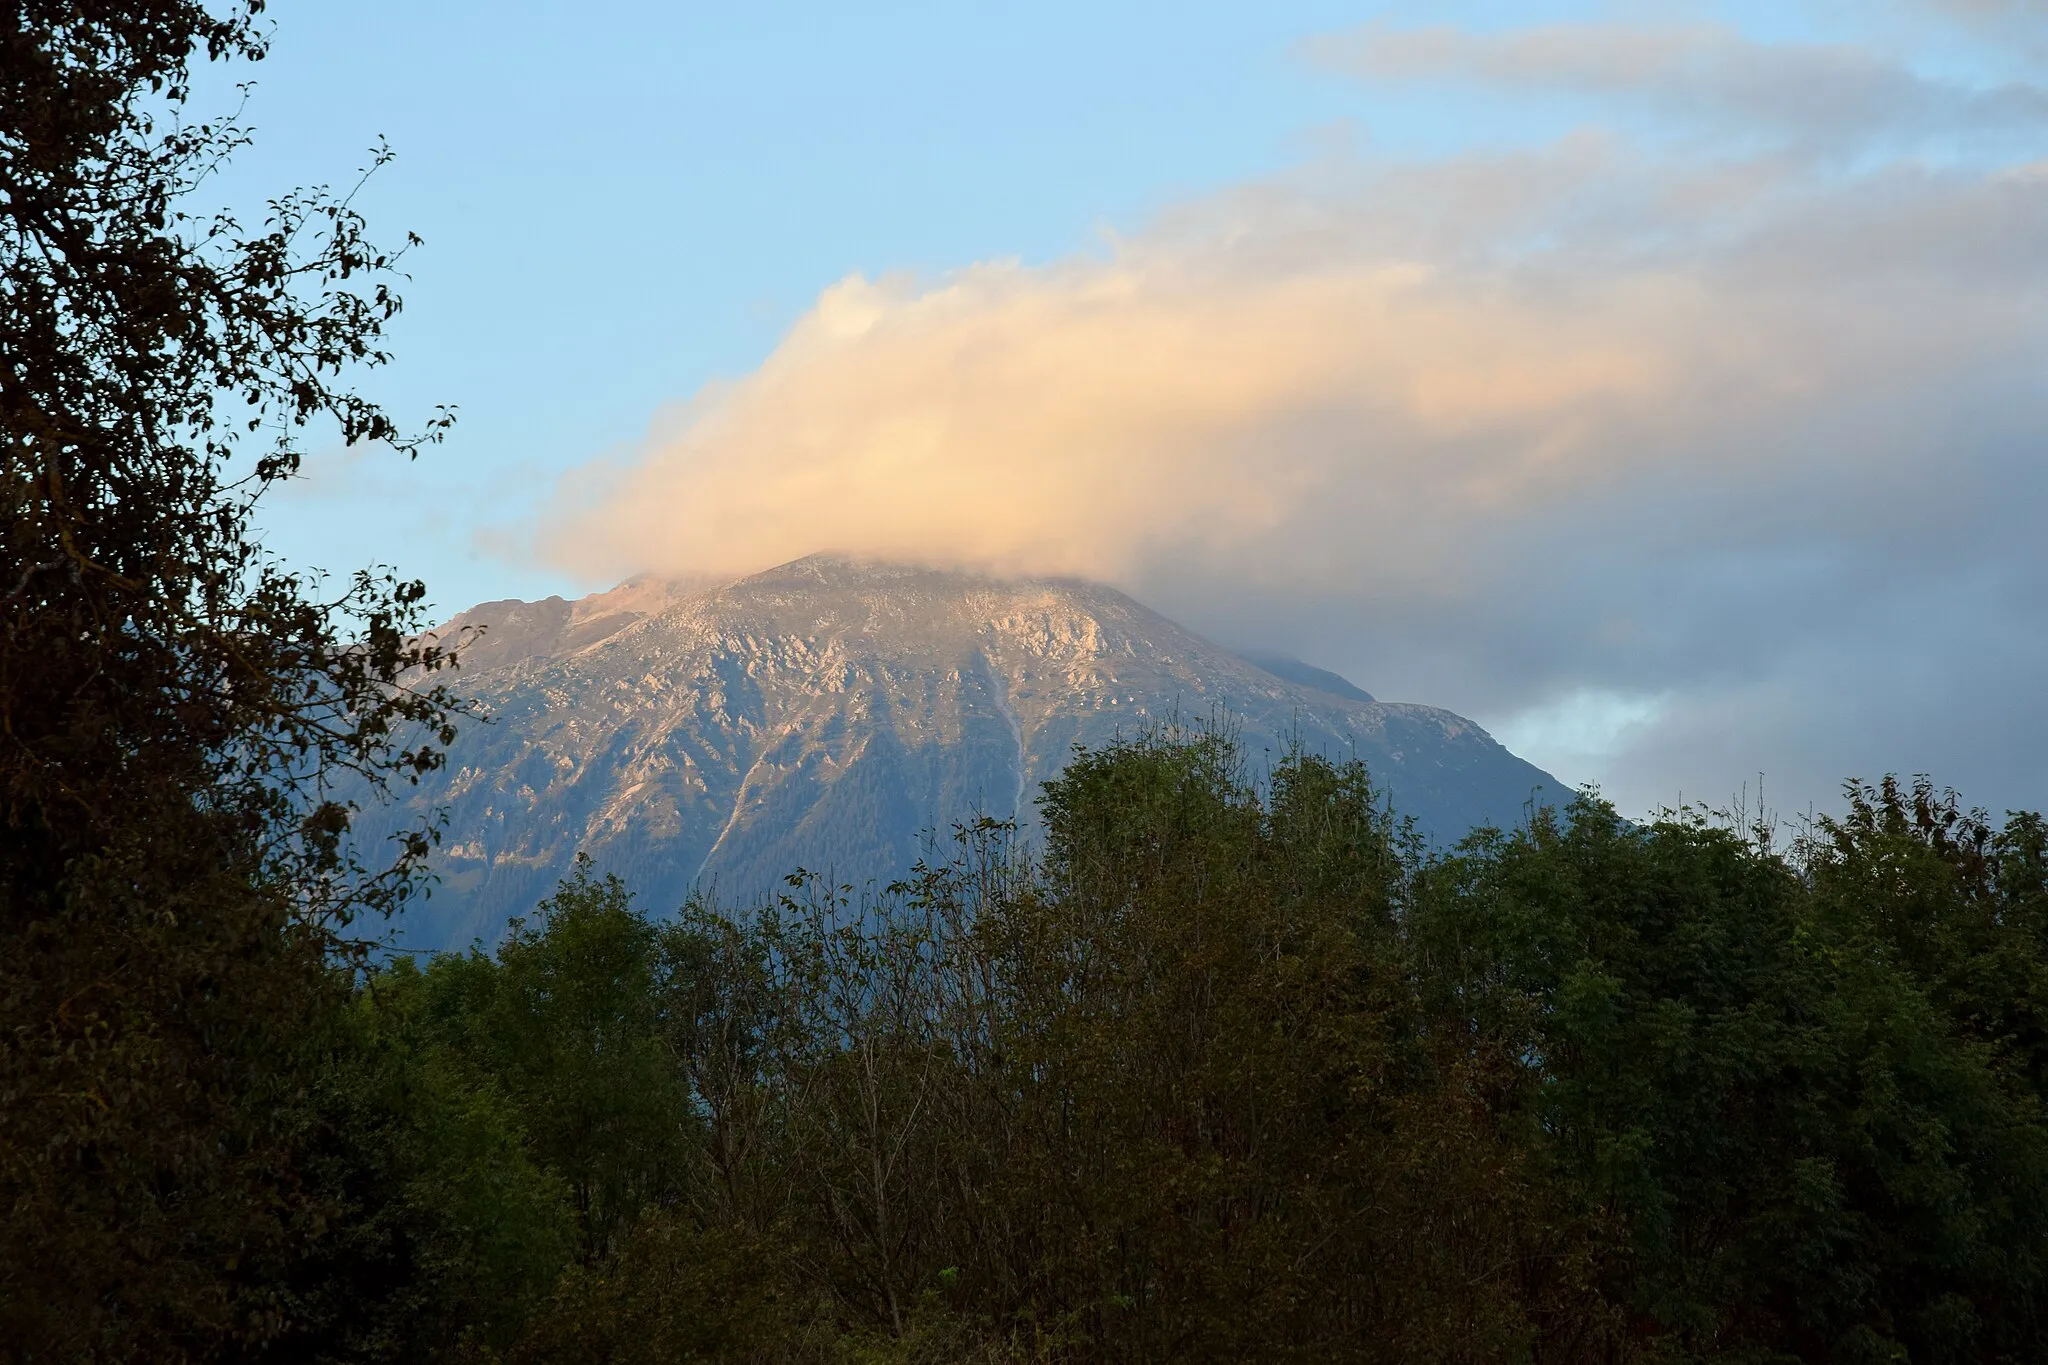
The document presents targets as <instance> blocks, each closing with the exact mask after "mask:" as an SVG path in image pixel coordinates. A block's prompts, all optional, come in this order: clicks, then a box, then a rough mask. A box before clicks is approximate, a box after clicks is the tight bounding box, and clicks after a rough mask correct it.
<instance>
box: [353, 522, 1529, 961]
mask: <svg viewBox="0 0 2048 1365" xmlns="http://www.w3.org/2000/svg"><path fill="white" fill-rule="evenodd" d="M472 625H480V626H483V627H485V628H486V630H485V634H484V636H483V639H482V640H481V642H480V643H478V644H477V645H476V646H475V648H473V649H472V650H471V651H470V652H469V653H468V654H467V655H466V656H465V658H466V662H465V666H464V668H463V670H462V672H461V673H460V675H458V682H459V685H460V686H461V687H462V689H463V690H465V691H468V692H470V693H472V694H473V695H475V696H477V697H478V698H479V699H480V701H481V702H482V704H483V707H484V709H485V712H486V714H488V716H489V717H490V720H491V723H490V724H488V725H479V726H472V727H470V728H469V730H468V731H467V732H466V733H465V734H464V735H463V736H462V737H461V738H460V739H459V740H458V741H457V743H456V745H455V747H454V749H453V751H452V753H451V756H450V761H449V764H448V766H447V767H446V769H445V770H443V771H442V772H440V773H437V774H434V775H433V776H432V777H431V778H430V779H429V780H427V781H426V782H425V783H423V784H422V785H421V786H420V787H419V788H416V789H414V790H412V791H410V792H409V793H408V794H407V800H406V802H405V803H404V804H403V806H401V807H399V808H397V809H396V810H392V809H385V810H381V811H371V812H369V813H368V815H367V817H366V820H365V823H364V829H365V832H366V833H369V834H371V835H373V836H374V834H375V833H376V832H378V831H379V830H380V829H382V828H384V827H386V826H387V825H388V824H390V823H395V821H396V820H397V819H399V818H411V817H412V816H413V815H416V814H417V813H418V812H419V811H420V810H423V809H430V808H432V807H435V806H440V805H445V806H446V807H447V808H448V811H449V820H448V825H447V833H446V838H445V841H444V843H443V845H442V848H441V850H440V852H439V853H438V854H437V856H436V860H435V868H436V871H437V872H438V874H439V876H440V878H441V883H440V885H439V886H438V887H437V888H436V891H435V894H434V896H433V898H432V899H431V900H430V901H429V902H427V903H426V904H425V905H424V906H422V907H420V908H419V909H417V910H415V911H414V912H412V913H411V914H410V915H408V917H407V924H406V941H407V942H408V943H409V944H410V945H412V946H433V947H459V946H462V945H464V944H466V943H468V942H470V941H471V940H472V939H473V938H477V937H481V938H483V939H484V940H485V941H487V942H490V941H494V940H495V938H496V936H497V935H498V934H499V933H500V932H501V930H502V927H503V925H504V923H505V921H506V920H507V919H508V918H509V917H510V916H513V915H516V914H521V913H524V912H525V911H526V910H528V909H529V908H531V906H532V905H533V904H534V902H535V901H537V900H538V899H539V898H540V897H542V896H544V895H546V894H547V893H548V892H549V891H550V890H551V889H552V887H553V886H554V884H555V882H556V881H557V879H558V878H560V877H561V876H562V875H563V874H564V873H565V872H566V871H567V869H568V868H569V866H570V864H571V862H572V860H573V858H574V856H575V854H576V852H577V851H578V850H583V851H587V852H589V853H590V854H591V856H592V857H593V858H595V859H596V860H597V862H598V865H599V866H600V867H601V868H603V869H605V870H611V871H617V872H619V873H621V874H622V875H624V876H626V877H627V878H628V879H629V880H630V881H631V883H632V884H633V886H634V887H635V889H636V890H637V891H638V892H639V894H640V895H641V896H642V897H643V899H645V900H646V901H647V902H648V903H650V904H652V905H656V906H662V907H665V906H669V905H673V904H678V903H680V902H681V901H682V900H683V899H684V897H686V896H687V895H688V893H689V892H690V890H691V889H692V888H693V887H698V886H702V887H706V888H714V889H715V890H716V891H717V892H718V893H719V894H720V895H721V896H722V897H725V898H728V899H739V900H745V899H750V898H754V897H758V896H761V895H764V894H769V893H772V891H773V890H774V889H775V888H776V887H778V886H779V885H780V884H781V879H782V877H783V876H785V875H786V874H787V873H788V872H790V871H791V870H792V869H793V868H796V867H799V866H802V867H806V868H809V869H811V870H813V871H817V872H822V873H827V874H829V875H831V876H832V877H834V878H835V879H838V880H843V881H850V882H854V883H856V884H858V883H861V882H864V881H866V880H867V879H870V878H881V879H888V878H891V877H894V876H896V875H899V874H900V873H901V872H903V871H904V870H905V869H906V868H908V867H909V866H910V864H911V863H912V862H913V861H914V860H915V859H916V857H917V856H918V854H919V851H920V848H921V847H922V840H923V838H924V836H925V834H926V832H927V831H929V830H932V829H935V828H937V829H943V828H945V827H946V826H947V825H948V824H949V823H950V822H952V821H954V820H957V819H961V818H965V817H968V816H970V815H972V814H974V813H975V812H977V811H979V812H984V813H987V814H990V815H993V816H997V817H1000V818H1010V817H1016V818H1018V819H1019V820H1020V823H1022V824H1023V825H1024V827H1025V829H1026V832H1027V836H1028V834H1029V831H1030V829H1031V828H1032V825H1033V820H1034V812H1033V809H1032V800H1033V798H1034V797H1035V795H1036V793H1037V791H1038V785H1039V783H1040V782H1042V781H1044V780H1045V779H1046V778H1047V777H1050V776H1051V775H1053V774H1054V773H1055V772H1057V771H1058V770H1059V769H1060V767H1061V766H1062V765H1063V764H1064V763H1065V762H1066V761H1067V759H1068V757H1069V755H1070V754H1071V753H1072V751H1073V748H1074V746H1075V745H1077V744H1079V745H1093V744H1100V743H1101V742H1103V741H1105V740H1107V739H1109V738H1110V737H1112V736H1114V735H1116V734H1118V733H1124V734H1129V733H1132V732H1134V731H1136V730H1139V729H1142V728H1144V727H1147V726H1150V725H1154V724H1156V723H1159V722H1161V721H1170V720H1173V719H1175V718H1181V719H1191V720H1204V721H1207V720H1210V719H1212V718H1215V717H1219V716H1220V717H1223V718H1224V720H1225V723H1227V724H1228V725H1229V726H1231V727H1232V728H1233V729H1235V730H1236V731H1237V732H1238V734H1239V735H1240V737H1241V740H1242V743H1243V747H1244V750H1245V752H1246V753H1247V754H1249V755H1251V756H1252V758H1253V760H1254V761H1255V762H1257V761H1260V759H1261V756H1262V755H1267V754H1274V753H1278V752H1280V751H1283V750H1284V749H1285V748H1286V747H1287V745H1288V744H1289V743H1290V742H1293V741H1297V740H1298V742H1299V743H1300V744H1301V745H1302V746H1304V747H1305V748H1307V749H1309V750H1310V751H1314V752H1321V753H1325V754H1328V755H1331V756H1333V757H1348V756H1350V755H1352V754H1353V753H1355V754H1356V755H1357V756H1358V757H1360V758H1362V759H1364V760H1365V762H1366V763H1367V765H1368V767H1369V768H1370V770H1371V772H1372V774H1373V776H1374V778H1375V779H1376V780H1377V781H1378V782H1380V783H1383V784H1384V786H1385V788H1386V790H1387V791H1389V792H1390V793H1391V795H1392V798H1393V800H1394V802H1395V804H1396V806H1397V808H1398V809H1399V810H1400V811H1401V812H1403V813H1405V814H1411V815H1413V816H1415V817H1416V819H1417V822H1418V824H1419V825H1420V826H1421V828H1422V829H1423V831H1424V832H1425V833H1426V834H1428V835H1430V836H1431V837H1434V838H1437V839H1449V838H1455V837H1457V836H1458V835H1460V834H1462V833H1463V832H1464V831H1466V830H1467V829H1469V828H1471V827H1472V826H1474V825H1476V824H1482V823H1505V824H1512V823H1514V822H1516V821H1518V820H1519V819H1520V818H1521V816H1522V813H1523V811H1524V809H1525V807H1526V805H1527V803H1528V802H1529V800H1530V799H1531V797H1532V795H1535V796H1540V797H1541V799H1545V800H1552V799H1556V798H1557V797H1558V796H1559V795H1560V789H1559V787H1558V784H1557V783H1556V782H1555V780H1554V779H1552V778H1550V777H1549V776H1548V775H1547V774H1545V773H1543V772H1542V771H1541V770H1539V769H1537V768H1535V767H1533V766H1531V765H1530V764H1528V763H1525V762H1523V761H1522V760H1521V759H1519V758H1516V757H1515V756H1514V755H1513V754H1511V753H1509V752H1508V751H1507V750H1506V749H1505V748H1503V747H1502V746H1501V745H1500V744H1498V743H1496V742H1495V741H1494V740H1493V739H1492V738H1491V737H1490V736H1489V735H1487V734H1486V733H1485V731H1483V730H1481V729H1480V728H1479V727H1478V726H1476V725H1474V724H1473V723H1472V722H1470V721H1468V720H1465V719H1463V718H1461V717H1459V716H1456V715H1453V714H1452V713H1451V712H1449V711H1444V710H1441V709H1438V708H1435V707H1430V706H1419V705H1409V704H1403V703H1389V702H1380V701H1375V700H1373V699H1372V698H1371V697H1370V696H1369V695H1368V694H1366V693H1365V692H1364V691H1362V690H1361V689H1359V688H1357V687H1356V686H1355V685H1353V684H1351V683H1350V682H1348V681H1347V680H1345V679H1343V678H1340V677H1338V676H1337V675H1335V674H1332V673H1326V672H1324V671H1322V670H1319V669H1315V668H1311V667H1309V666H1307V665H1304V664H1300V663H1299V662H1298V661H1294V660H1288V659H1280V658H1269V659H1265V660H1263V661H1262V663H1254V662H1253V661H1251V660H1250V659H1248V658H1245V657H1243V656H1240V655H1238V654H1235V653H1232V652H1231V651H1229V650H1227V649H1224V648H1222V647H1220V646H1218V645H1215V644H1212V643H1211V642H1209V641H1207V640H1205V639H1203V638H1201V637H1200V636H1198V635H1196V634H1194V633H1193V632H1191V631H1188V630H1186V629H1185V628H1183V627H1181V626H1178V625H1176V624H1174V623H1173V622H1171V621H1169V620H1167V619H1165V618H1164V617H1162V616H1160V615H1158V614H1157V613H1155V612H1152V611H1149V610H1147V609H1146V608H1145V607H1143V606H1141V605H1140V604H1138V603H1137V602H1134V601H1132V600H1131V599H1130V598H1128V597H1126V596H1124V595H1123V594H1121V593H1118V592H1116V591H1114V590H1113V589H1110V588H1107V587H1103V586H1101V585H1098V584H1092V583H1084V582H1075V581H1069V580H1035V579H1034V580H1000V579H994V578H988V577H982V576H977V575H972V574H965V573H956V572H942V571H936V570H931V569H923V568H911V567H905V566H900V565H889V564H875V563H861V562H854V561H850V560H846V559H841V558H837V557H832V556H813V557H810V558H807V559H802V560H798V561H796V562H794V563H791V564H786V565H783V566H781V567H780V568H776V569H771V570H769V571H767V572H765V573H761V574H757V575H754V576H753V577H750V578H745V579H741V580H739V581H737V582H734V583H729V584H726V585H723V586H719V587H712V588H702V589H685V588H681V587H677V586H673V585H669V584H664V583H661V582H658V581H654V580H646V579H641V580H634V581H632V582H629V583H627V584H625V585H623V586H621V587H619V588H617V589H615V590H613V591H611V592H607V593H600V594H596V595H593V596H591V597H587V598H584V599H582V600H580V601H576V602H566V601H563V600H562V599H560V598H551V599H549V600H547V601H544V602H514V601H507V602H492V603H486V604H483V605H481V606H478V607H476V608H473V609H472V610H470V611H468V612H465V613H463V614H462V615H461V616H460V617H458V618H456V619H455V621H453V622H451V623H450V628H451V629H459V628H460V627H463V626H472ZM1283 674H1286V675H1287V676H1282V675H1283Z"/></svg>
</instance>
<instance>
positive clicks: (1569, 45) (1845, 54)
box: [1302, 22, 2048, 146]
mask: <svg viewBox="0 0 2048 1365" xmlns="http://www.w3.org/2000/svg"><path fill="white" fill-rule="evenodd" d="M1302 53H1303V55H1304V56H1305V57H1306V58H1307V59H1308V60H1310V61H1312V62H1314V63H1316V64H1318V65H1321V66H1323V67H1326V68H1328V69H1330V70H1334V71H1339V72H1343V73H1345V74H1348V75H1352V76H1355V77H1358V78H1361V79H1365V80H1370V81H1379V82H1456V83H1468V84H1475V85H1482V86H1486V87H1490V88H1494V89H1498V90H1503V91H1509V92H1515V93H1521V94H1578V95H1585V96H1592V97H1596V98H1600V99H1603V100H1609V101H1615V102H1619V103H1622V104H1625V105H1629V106H1632V107H1634V108H1636V109H1637V110H1639V111H1644V112H1648V113H1650V114H1653V115H1657V116H1661V117H1665V118H1669V119H1675V120H1679V121H1683V122H1688V123H1704V124H1707V125H1709V126H1711V127H1712V128H1714V129H1715V130H1719V131H1727V130H1731V129H1746V130H1763V131H1769V132H1773V133H1777V134H1780V135H1783V136H1786V137H1789V138H1792V139H1795V140H1797V141H1800V142H1804V143H1808V144H1814V145H1842V144H1847V145H1856V146H1860V145H1863V144H1866V143H1868V142H1870V141H1872V140H1873V139H1879V138H1884V137H1898V136H1922V135H1928V134H1937V135H1949V134H1956V133H1967V132H2010V131H2013V130H2023V131H2024V130H2032V129H2038V128H2040V127H2042V126H2044V125H2048V87H2043V86H2041V85H2037V84H2032V83H2027V82H2011V83H2006V84H1997V85H1990V86H1981V87H1980V86H1977V85H1970V84H1963V83H1960V82H1956V81H1950V80H1940V79H1935V78H1932V77H1928V76H1923V75H1920V74H1918V73H1916V72H1914V71H1913V70H1912V69H1911V68H1910V66H1908V65H1906V64H1905V63H1903V62H1901V61H1900V60H1898V59H1897V58H1896V57H1894V56H1893V55H1891V54H1889V53H1887V52H1885V51H1883V50H1881V49H1879V48H1876V47H1872V46H1866V45H1863V44H1858V43H1805V44H1788V43H1765V42H1759V41H1755V40H1752V39H1749V38H1745V37H1744V36H1742V35H1741V34H1740V33H1738V32H1736V31H1735V30H1733V29H1729V28H1724V27H1719V26H1712V25H1695V26H1685V27H1676V26H1664V27H1629V26H1621V25H1612V24H1593V23H1586V24H1555V25H1548V26H1544V27H1540V28H1527V29H1517V30H1512V31H1508V32H1503V33H1475V32H1471V31H1467V30H1463V29H1457V28H1451V27H1444V26H1439V27H1428V28H1401V27H1396V26H1393V25H1390V24H1386V23H1384V22H1378V23H1372V24H1368V25H1366V26H1364V27H1362V28H1359V29H1355V30H1352V31H1351V32H1348V33H1341V34H1333V35H1328V36H1325V37H1321V38H1317V39H1314V40H1311V41H1310V42H1308V43H1305V44H1304V45H1303V47H1302Z"/></svg>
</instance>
